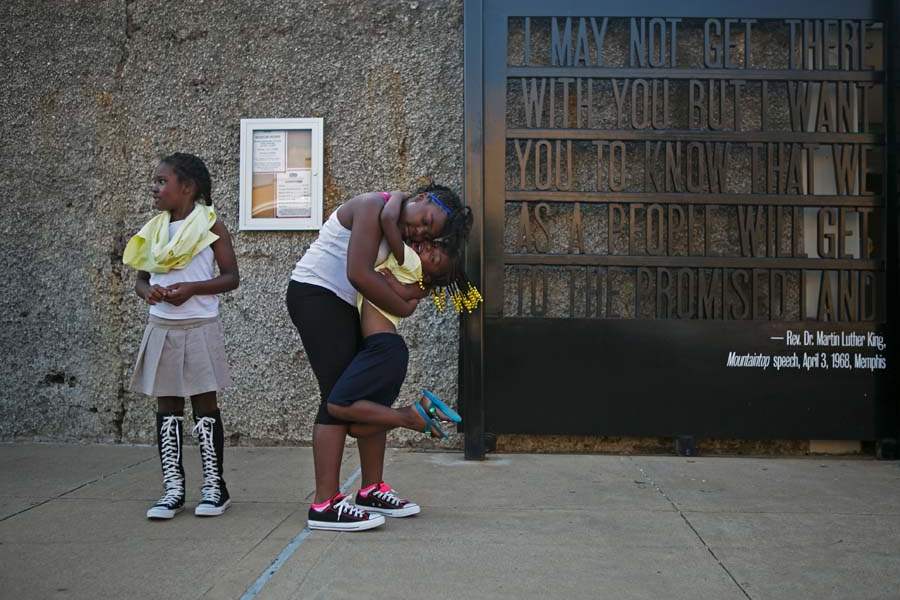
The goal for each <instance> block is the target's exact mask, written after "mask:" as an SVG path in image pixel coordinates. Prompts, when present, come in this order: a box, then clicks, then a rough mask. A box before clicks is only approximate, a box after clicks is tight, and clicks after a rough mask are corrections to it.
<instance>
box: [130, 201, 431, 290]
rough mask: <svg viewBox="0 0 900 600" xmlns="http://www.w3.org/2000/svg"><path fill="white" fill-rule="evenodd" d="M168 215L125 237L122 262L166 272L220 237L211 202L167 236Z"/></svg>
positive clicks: (196, 208) (166, 212)
mask: <svg viewBox="0 0 900 600" xmlns="http://www.w3.org/2000/svg"><path fill="white" fill-rule="evenodd" d="M171 218H172V215H171V214H169V211H167V210H164V211H162V212H161V213H159V214H158V215H156V216H155V217H153V218H152V219H150V220H149V221H148V222H147V224H146V225H144V226H143V227H141V230H140V231H138V232H137V235H135V236H134V237H132V238H131V239H130V240H128V245H127V246H125V252H124V253H123V254H122V262H123V263H125V264H126V265H128V266H129V267H133V268H135V269H138V270H140V271H147V272H148V273H168V272H169V271H171V270H172V269H183V268H185V267H186V266H187V265H188V263H189V262H191V259H193V258H194V257H195V256H196V255H197V254H198V253H199V252H200V251H201V250H203V249H204V248H206V247H207V246H209V245H210V244H212V243H213V242H215V241H216V240H217V239H219V236H217V235H216V234H214V233H213V232H212V231H210V228H211V227H212V226H213V224H214V223H215V222H216V212H215V211H214V210H213V208H212V206H206V205H205V204H200V203H199V202H198V203H197V204H196V205H195V206H194V210H192V211H191V214H189V215H188V216H187V218H186V219H185V220H184V225H182V226H181V228H180V229H179V230H178V231H177V232H176V233H175V235H174V236H172V239H171V240H170V239H169V221H170V220H171ZM413 254H415V253H413ZM416 258H418V257H416Z"/></svg>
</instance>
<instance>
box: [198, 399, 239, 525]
mask: <svg viewBox="0 0 900 600" xmlns="http://www.w3.org/2000/svg"><path fill="white" fill-rule="evenodd" d="M196 421H197V422H196V424H195V425H194V429H193V430H192V433H193V434H194V435H196V436H197V438H198V440H197V441H198V443H199V444H200V460H201V461H202V463H203V486H202V487H201V488H200V495H201V500H200V503H199V504H198V505H197V508H195V509H194V514H195V515H197V516H198V517H215V516H218V515H221V514H222V513H223V512H225V510H226V509H227V508H228V507H229V506H231V497H230V496H229V495H228V488H227V487H226V486H225V480H224V479H222V473H223V468H222V460H223V456H222V455H223V454H224V451H225V431H224V430H223V428H222V414H221V413H220V412H219V411H218V410H217V411H216V412H214V413H212V414H210V415H206V416H203V417H199V418H197V419H196Z"/></svg>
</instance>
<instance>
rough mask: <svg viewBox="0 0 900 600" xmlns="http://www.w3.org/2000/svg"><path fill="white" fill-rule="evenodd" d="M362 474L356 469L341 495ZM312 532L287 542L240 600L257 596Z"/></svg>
mask: <svg viewBox="0 0 900 600" xmlns="http://www.w3.org/2000/svg"><path fill="white" fill-rule="evenodd" d="M361 474H362V469H361V468H360V467H356V470H355V471H353V473H351V474H350V476H349V477H348V478H347V480H346V481H344V484H343V485H342V486H341V490H340V491H341V493H342V494H346V493H347V490H349V489H350V486H352V485H353V482H354V481H356V479H357V478H358V477H359V476H360V475H361ZM311 533H312V531H311V530H310V529H309V527H304V528H303V529H302V530H301V531H300V533H298V534H297V535H296V536H294V538H293V539H292V540H291V541H290V542H288V545H287V546H285V547H284V548H283V549H282V550H281V552H279V553H278V556H276V557H275V560H273V561H272V563H271V564H269V566H268V567H266V568H265V570H263V572H262V574H260V576H259V577H257V578H256V581H254V582H253V584H252V585H251V586H250V587H248V588H247V591H246V592H244V595H243V596H241V599H240V600H253V598H256V596H257V595H259V593H260V592H261V591H262V589H263V588H264V587H265V585H266V584H267V583H268V582H269V580H270V579H272V577H273V576H274V575H275V573H277V572H278V571H279V570H280V569H281V567H282V566H284V564H285V563H286V562H287V561H288V559H289V558H291V556H293V555H294V552H296V551H297V549H299V548H300V546H301V545H303V542H305V541H306V538H308V537H309V536H310V534H311Z"/></svg>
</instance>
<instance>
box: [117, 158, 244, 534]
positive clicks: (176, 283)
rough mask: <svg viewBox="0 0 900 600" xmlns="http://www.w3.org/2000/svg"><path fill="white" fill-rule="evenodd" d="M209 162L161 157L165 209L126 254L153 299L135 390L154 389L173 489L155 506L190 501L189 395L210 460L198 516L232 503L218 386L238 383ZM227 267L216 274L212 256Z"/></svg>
mask: <svg viewBox="0 0 900 600" xmlns="http://www.w3.org/2000/svg"><path fill="white" fill-rule="evenodd" d="M211 188H212V183H211V181H210V177H209V171H208V170H207V168H206V165H205V164H204V163H203V161H202V160H201V159H200V158H198V157H196V156H194V155H192V154H184V153H180V152H176V153H175V154H172V155H171V156H167V157H166V158H164V159H162V160H161V161H160V163H159V166H157V167H156V171H155V172H154V173H153V181H152V183H151V185H150V192H151V194H152V195H153V205H154V207H155V208H156V209H158V210H160V211H161V212H160V214H158V215H156V216H155V217H153V218H152V219H151V220H150V221H149V222H148V223H147V224H146V225H144V226H143V227H142V228H141V230H140V231H139V232H138V233H137V235H135V236H134V237H133V238H131V240H129V242H128V245H127V246H126V248H125V252H124V255H123V257H122V262H124V263H125V264H126V265H128V266H130V267H133V268H135V269H138V275H137V281H136V282H135V285H134V291H135V292H136V293H137V295H138V296H140V297H141V298H142V299H143V300H145V301H146V302H147V304H149V305H150V316H149V318H148V322H147V327H146V329H145V330H144V337H143V339H142V340H141V347H140V350H138V356H137V361H136V364H135V366H134V375H133V377H132V379H131V390H132V391H135V392H141V393H143V394H147V395H148V396H155V397H156V398H157V402H158V412H157V414H156V435H157V443H158V445H159V459H160V462H161V463H162V474H163V485H164V486H165V494H164V495H163V496H162V498H160V499H159V500H158V501H157V502H156V504H154V505H153V506H152V507H151V508H150V510H148V511H147V518H149V519H171V518H172V517H174V516H175V515H176V514H177V513H179V512H181V511H182V510H183V509H184V499H185V487H184V467H183V466H182V462H181V448H182V422H183V420H184V399H185V397H189V398H190V399H191V405H192V406H193V413H194V421H195V425H194V428H193V430H192V431H193V433H194V435H196V436H197V437H198V438H199V440H198V442H199V446H200V458H201V462H202V465H203V486H202V487H201V501H200V503H199V504H197V507H196V508H195V509H194V514H195V515H197V516H201V517H207V516H217V515H221V514H222V513H223V512H225V510H226V509H227V508H228V507H229V505H230V504H231V499H230V497H229V495H228V488H227V487H226V486H225V480H224V479H223V478H222V472H223V469H222V454H223V451H224V447H225V432H224V431H223V428H222V416H221V414H220V412H219V408H218V405H217V403H216V392H218V391H219V390H222V389H224V388H225V387H227V386H228V385H230V384H231V376H230V374H229V371H228V364H227V362H226V360H225V340H224V337H223V334H222V325H221V323H220V321H219V299H218V297H217V296H216V294H221V293H223V292H228V291H231V290H233V289H235V288H237V287H238V284H239V282H240V278H239V276H238V268H237V260H236V259H235V256H234V248H233V247H232V244H231V236H230V235H229V234H228V230H227V229H226V228H225V225H224V224H223V223H222V222H221V221H218V220H217V219H216V213H215V211H214V210H213V208H212V201H211V198H210V195H211ZM214 262H215V263H216V264H217V265H218V268H219V275H218V276H216V274H215V271H214V268H213V263H214Z"/></svg>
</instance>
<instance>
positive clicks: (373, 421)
mask: <svg viewBox="0 0 900 600" xmlns="http://www.w3.org/2000/svg"><path fill="white" fill-rule="evenodd" d="M328 414H330V415H331V416H332V417H335V418H337V419H341V420H343V421H350V422H352V423H365V424H367V425H387V426H388V428H389V429H393V428H394V427H406V428H407V429H413V430H416V431H422V429H424V428H425V420H424V419H422V417H421V415H419V413H418V412H416V409H414V408H413V407H412V406H404V407H402V408H388V407H387V406H384V405H383V404H378V403H377V402H372V401H370V400H357V401H356V402H354V403H353V404H351V405H350V406H340V405H338V404H331V403H329V404H328Z"/></svg>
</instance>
